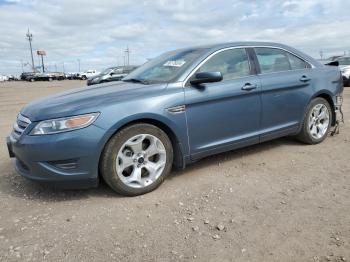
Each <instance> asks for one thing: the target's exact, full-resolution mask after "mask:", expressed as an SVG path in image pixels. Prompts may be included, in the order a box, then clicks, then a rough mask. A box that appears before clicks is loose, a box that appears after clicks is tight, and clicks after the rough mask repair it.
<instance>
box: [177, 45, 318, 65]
mask: <svg viewBox="0 0 350 262" xmlns="http://www.w3.org/2000/svg"><path fill="white" fill-rule="evenodd" d="M250 46H251V47H275V48H281V49H285V50H287V51H289V52H291V53H294V54H296V55H297V56H300V57H302V58H304V59H305V60H307V61H308V62H310V63H311V64H313V65H314V66H321V65H322V64H321V63H320V62H318V61H316V60H315V59H314V58H313V57H311V56H309V55H307V54H305V53H303V52H301V51H299V50H297V49H295V48H293V47H290V46H288V45H285V44H281V43H275V42H259V41H242V42H227V43H216V44H209V45H201V46H194V47H189V48H184V49H182V50H184V51H185V50H191V49H201V48H203V49H207V50H208V52H209V53H212V52H215V51H217V50H220V49H224V48H229V47H250ZM180 50H181V49H180Z"/></svg>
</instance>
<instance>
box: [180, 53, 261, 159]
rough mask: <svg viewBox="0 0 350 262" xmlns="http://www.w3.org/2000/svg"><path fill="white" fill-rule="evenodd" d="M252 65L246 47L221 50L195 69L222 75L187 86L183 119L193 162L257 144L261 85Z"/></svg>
mask: <svg viewBox="0 0 350 262" xmlns="http://www.w3.org/2000/svg"><path fill="white" fill-rule="evenodd" d="M251 64H252V63H250V62H249V56H248V53H247V50H246V49H245V48H232V49H226V50H222V51H219V52H217V53H215V54H214V55H212V56H211V57H209V59H207V61H206V62H205V63H204V64H203V65H202V66H200V68H199V69H198V70H197V72H217V71H219V72H221V74H222V75H223V80H222V81H221V82H216V83H206V84H201V85H200V86H194V85H191V84H190V83H189V82H190V81H188V83H187V84H186V86H185V104H186V117H187V123H188V124H187V126H188V136H189V144H190V150H191V158H192V159H193V160H195V159H199V158H202V157H204V156H207V155H211V154H215V153H219V152H223V151H227V150H231V149H234V148H238V147H242V146H246V145H249V144H255V143H258V142H259V133H258V130H259V124H260V110H261V101H260V97H259V96H260V88H261V85H260V82H259V79H258V77H257V76H256V75H255V73H254V69H253V68H252V67H251V66H250V65H251ZM197 72H196V73H197ZM194 75H195V74H194ZM194 75H193V77H194Z"/></svg>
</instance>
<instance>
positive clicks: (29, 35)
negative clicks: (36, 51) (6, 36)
mask: <svg viewBox="0 0 350 262" xmlns="http://www.w3.org/2000/svg"><path fill="white" fill-rule="evenodd" d="M26 37H27V39H28V41H29V47H30V55H31V57H32V68H33V72H34V71H35V70H34V68H35V65H34V57H33V48H32V41H33V34H32V33H30V32H29V28H28V32H27V34H26Z"/></svg>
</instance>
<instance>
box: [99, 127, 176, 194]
mask: <svg viewBox="0 0 350 262" xmlns="http://www.w3.org/2000/svg"><path fill="white" fill-rule="evenodd" d="M151 145H152V147H151ZM153 146H155V147H153ZM139 148H141V149H139ZM152 152H156V153H157V154H152ZM124 162H125V163H124ZM172 164H173V147H172V143H171V141H170V139H169V137H168V136H167V135H166V133H165V132H164V131H163V130H161V129H159V128H158V127H156V126H153V125H150V124H145V123H139V124H134V125H131V126H127V127H125V128H123V129H122V130H120V131H119V132H118V133H116V134H115V135H114V136H113V137H112V138H111V139H110V140H109V142H108V143H107V145H106V146H105V149H104V150H103V153H102V156H101V160H100V173H101V175H102V177H103V179H104V180H105V182H106V183H107V184H108V185H109V186H110V187H111V188H112V189H113V190H114V191H116V192H117V193H119V194H122V195H125V196H137V195H142V194H146V193H148V192H151V191H153V190H155V189H156V188H157V187H158V186H160V185H161V184H162V183H163V181H164V179H165V177H166V176H167V175H168V174H169V173H170V171H171V167H172ZM149 170H151V171H154V172H151V171H149ZM130 181H131V182H130Z"/></svg>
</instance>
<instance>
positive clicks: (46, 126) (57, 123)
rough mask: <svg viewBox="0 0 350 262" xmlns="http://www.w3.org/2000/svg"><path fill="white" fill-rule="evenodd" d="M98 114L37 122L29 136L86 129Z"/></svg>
mask: <svg viewBox="0 0 350 262" xmlns="http://www.w3.org/2000/svg"><path fill="white" fill-rule="evenodd" d="M99 115H100V113H90V114H86V115H79V116H71V117H64V118H56V119H49V120H44V121H41V122H39V123H38V124H37V125H36V126H35V127H34V128H33V130H32V131H31V132H30V135H48V134H56V133H61V132H66V131H71V130H76V129H80V128H84V127H87V126H89V125H91V124H92V123H93V122H94V121H95V120H96V119H97V117H98V116H99Z"/></svg>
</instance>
